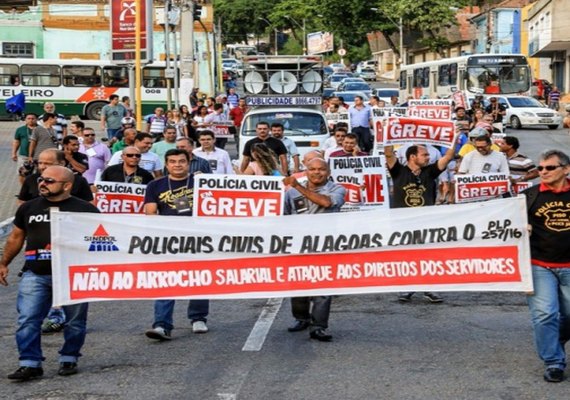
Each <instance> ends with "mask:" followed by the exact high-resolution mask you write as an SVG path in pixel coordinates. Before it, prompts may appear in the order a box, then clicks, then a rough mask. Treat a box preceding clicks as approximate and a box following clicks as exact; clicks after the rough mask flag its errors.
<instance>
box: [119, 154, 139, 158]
mask: <svg viewBox="0 0 570 400" xmlns="http://www.w3.org/2000/svg"><path fill="white" fill-rule="evenodd" d="M123 155H124V156H125V157H129V158H133V157H134V158H141V157H142V155H140V154H123Z"/></svg>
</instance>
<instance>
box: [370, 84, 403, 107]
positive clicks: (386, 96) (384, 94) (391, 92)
mask: <svg viewBox="0 0 570 400" xmlns="http://www.w3.org/2000/svg"><path fill="white" fill-rule="evenodd" d="M374 94H375V95H376V96H378V98H380V100H382V101H385V102H386V104H388V103H390V99H391V98H392V96H396V97H398V96H400V92H399V91H398V89H395V88H377V89H375V90H374Z"/></svg>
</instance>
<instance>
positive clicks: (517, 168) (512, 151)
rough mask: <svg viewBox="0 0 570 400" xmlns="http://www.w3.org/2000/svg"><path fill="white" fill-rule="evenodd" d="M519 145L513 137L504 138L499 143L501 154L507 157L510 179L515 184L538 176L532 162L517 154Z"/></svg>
mask: <svg viewBox="0 0 570 400" xmlns="http://www.w3.org/2000/svg"><path fill="white" fill-rule="evenodd" d="M519 146H520V143H519V140H518V139H517V138H516V137H514V136H505V137H504V139H503V140H502V141H501V142H499V147H500V149H501V152H502V153H504V154H505V156H506V157H507V162H508V164H509V171H510V172H511V178H512V179H513V180H514V181H515V182H526V181H530V180H533V179H534V178H536V177H537V176H538V170H537V169H536V165H535V164H534V162H533V161H532V160H531V159H530V158H528V157H527V156H525V155H523V154H520V153H519V152H518V149H519Z"/></svg>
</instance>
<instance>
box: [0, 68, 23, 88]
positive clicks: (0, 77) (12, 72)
mask: <svg viewBox="0 0 570 400" xmlns="http://www.w3.org/2000/svg"><path fill="white" fill-rule="evenodd" d="M19 84H20V74H19V72H18V66H17V65H10V64H0V86H17V85H19Z"/></svg>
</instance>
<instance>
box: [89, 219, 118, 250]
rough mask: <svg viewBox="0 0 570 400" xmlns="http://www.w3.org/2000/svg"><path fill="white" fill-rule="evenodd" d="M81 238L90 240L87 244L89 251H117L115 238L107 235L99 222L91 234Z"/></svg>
mask: <svg viewBox="0 0 570 400" xmlns="http://www.w3.org/2000/svg"><path fill="white" fill-rule="evenodd" d="M83 240H84V241H86V242H91V244H90V245H89V251H91V252H99V251H119V248H118V247H117V246H116V245H115V242H116V241H117V239H115V237H114V236H109V234H108V233H107V231H106V230H105V228H104V227H103V225H101V224H99V226H98V227H97V229H96V230H95V232H93V235H92V236H85V238H84V239H83Z"/></svg>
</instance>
